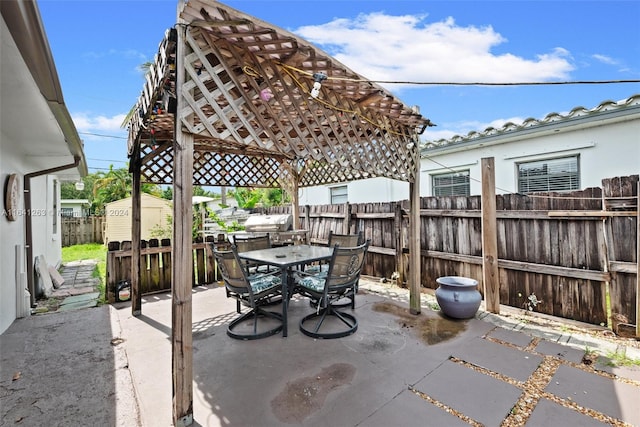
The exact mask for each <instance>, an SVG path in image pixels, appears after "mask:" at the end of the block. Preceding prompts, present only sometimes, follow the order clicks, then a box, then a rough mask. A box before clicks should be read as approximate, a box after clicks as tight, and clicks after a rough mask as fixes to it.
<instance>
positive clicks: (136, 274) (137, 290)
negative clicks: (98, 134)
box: [116, 150, 142, 316]
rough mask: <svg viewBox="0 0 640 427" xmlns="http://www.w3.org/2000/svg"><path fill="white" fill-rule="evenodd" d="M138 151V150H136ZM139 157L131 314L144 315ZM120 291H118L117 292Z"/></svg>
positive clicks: (137, 163) (133, 219)
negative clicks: (141, 277) (141, 273)
mask: <svg viewBox="0 0 640 427" xmlns="http://www.w3.org/2000/svg"><path fill="white" fill-rule="evenodd" d="M136 151H137V150H136ZM138 157H139V156H138V155H135V156H134V157H133V158H134V160H133V165H132V166H133V168H132V172H133V178H132V187H133V188H132V189H131V314H132V315H133V316H140V315H141V314H142V290H141V286H140V247H141V243H142V228H141V210H142V208H141V203H142V194H141V193H140V178H141V177H140V160H139V158H138ZM117 291H118V290H117V289H116V292H117Z"/></svg>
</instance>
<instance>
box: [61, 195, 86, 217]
mask: <svg viewBox="0 0 640 427" xmlns="http://www.w3.org/2000/svg"><path fill="white" fill-rule="evenodd" d="M89 206H90V204H89V200H87V199H66V200H65V199H62V200H60V209H61V210H62V209H66V210H69V209H71V210H70V211H68V212H69V213H67V214H66V216H70V217H75V218H77V217H82V216H84V215H85V210H86V209H88V208H89Z"/></svg>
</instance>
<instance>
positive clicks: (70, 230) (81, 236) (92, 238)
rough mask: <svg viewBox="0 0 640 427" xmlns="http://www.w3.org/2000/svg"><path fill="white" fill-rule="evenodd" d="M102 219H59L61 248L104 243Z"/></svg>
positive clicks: (96, 217)
mask: <svg viewBox="0 0 640 427" xmlns="http://www.w3.org/2000/svg"><path fill="white" fill-rule="evenodd" d="M104 221H105V219H104V217H103V216H83V217H67V216H63V217H61V230H62V246H63V247H67V246H73V245H81V244H84V243H103V242H104V235H103V233H104Z"/></svg>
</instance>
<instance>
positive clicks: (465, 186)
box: [431, 170, 471, 196]
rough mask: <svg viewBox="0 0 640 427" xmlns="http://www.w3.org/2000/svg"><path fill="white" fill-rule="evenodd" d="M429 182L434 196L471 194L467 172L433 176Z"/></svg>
mask: <svg viewBox="0 0 640 427" xmlns="http://www.w3.org/2000/svg"><path fill="white" fill-rule="evenodd" d="M431 182H432V190H433V191H432V194H433V195H434V196H468V195H469V194H470V192H471V190H470V185H469V171H468V170H466V171H459V172H451V173H443V174H438V175H433V176H432V180H431Z"/></svg>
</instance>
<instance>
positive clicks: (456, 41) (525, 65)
mask: <svg viewBox="0 0 640 427" xmlns="http://www.w3.org/2000/svg"><path fill="white" fill-rule="evenodd" d="M426 18H427V17H426V16H424V15H419V16H415V15H414V16H412V15H405V16H390V15H385V14H383V13H372V14H366V15H365V14H363V15H360V16H358V17H357V18H355V19H353V20H350V19H335V20H333V21H331V22H329V23H327V24H323V25H317V26H303V27H300V28H298V29H296V30H294V31H295V32H296V33H297V34H299V35H301V36H302V37H304V38H306V39H308V40H309V41H311V42H313V43H315V44H317V45H319V46H321V47H322V48H323V49H325V50H326V51H327V53H329V54H330V55H332V56H334V57H335V58H336V59H338V60H339V61H340V62H342V63H344V64H345V65H347V66H348V67H349V68H351V69H353V70H358V73H360V74H361V75H363V76H365V77H367V78H369V79H372V80H392V81H413V82H493V83H495V82H524V81H548V80H556V79H564V78H567V77H568V75H569V72H570V71H572V70H573V69H574V67H573V65H572V64H571V62H570V59H571V57H570V54H569V52H568V51H567V50H565V49H562V48H556V49H554V50H552V51H551V52H546V53H539V54H538V55H537V56H535V57H534V58H524V57H522V56H520V55H518V54H517V53H502V54H496V53H493V51H492V50H493V49H494V48H495V47H497V46H499V45H502V44H504V43H506V42H507V40H506V39H505V38H504V37H503V36H502V35H501V34H499V33H498V32H496V31H495V30H494V29H493V28H492V27H491V26H487V27H474V26H466V27H462V26H458V25H456V23H455V21H454V19H453V18H451V17H450V18H447V19H446V20H444V21H440V22H427V19H426Z"/></svg>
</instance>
